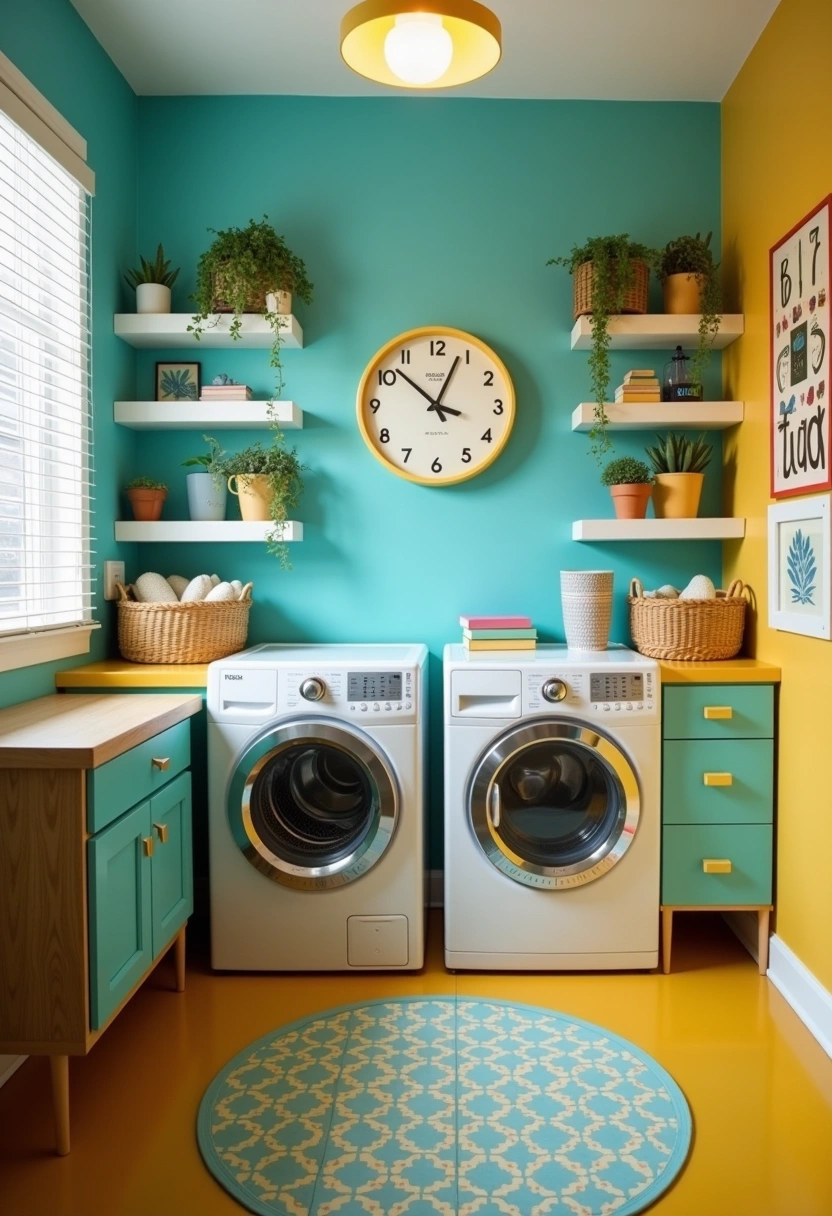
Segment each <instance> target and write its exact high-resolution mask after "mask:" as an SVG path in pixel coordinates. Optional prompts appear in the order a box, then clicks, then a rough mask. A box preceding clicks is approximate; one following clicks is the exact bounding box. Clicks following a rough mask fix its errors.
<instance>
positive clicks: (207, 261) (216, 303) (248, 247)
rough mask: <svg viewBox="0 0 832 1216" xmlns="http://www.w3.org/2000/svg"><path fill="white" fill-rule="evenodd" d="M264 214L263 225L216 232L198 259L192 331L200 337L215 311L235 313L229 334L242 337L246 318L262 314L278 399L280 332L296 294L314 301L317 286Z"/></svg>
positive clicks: (258, 224) (281, 378)
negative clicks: (268, 333) (269, 339)
mask: <svg viewBox="0 0 832 1216" xmlns="http://www.w3.org/2000/svg"><path fill="white" fill-rule="evenodd" d="M268 218H269V217H268V216H266V215H264V216H263V219H262V220H261V221H259V222H258V221H255V220H249V222H248V224H247V226H246V227H245V228H226V229H224V230H223V231H221V232H218V231H217V230H216V229H214V228H209V229H208V231H209V232H213V233H214V236H215V240H214V241H213V243H212V245H211V247H210V248H209V249H207V250H206V251H205V253H203V255H202V257H201V258H200V259H199V263H198V265H197V272H196V292H195V293H194V295H193V297H192V299H193V300H194V302H195V304H196V306H197V310H198V311H197V314H196V316H195V317H194V319H193V324H192V325H189V326H188V331H189V332H190V333H193V334H194V336H195V337H196V338H200V337H201V336H202V334H203V333H204V331H205V330H206V328H209V327H210V326H211V325H212V324H213V325H216V323H217V322H216V320H214V321H211V317H212V316H213V314H215V313H223V312H230V313H233V314H234V316H233V319H232V321H231V326H230V331H229V332H230V334H231V337H232V339H234V340H235V341H236V340H237V339H238V338H239V337H240V333H241V330H242V324H243V322H242V317H243V314H244V313H246V312H255V313H259V314H260V315H261V316H263V317H265V318H266V320H267V321H268V323H269V326H270V327H271V330H272V334H273V340H272V346H271V358H270V363H271V366H272V367H273V368H275V370H276V373H277V385H276V392H275V396H276V397H279V396H280V394H281V392H282V390H283V368H282V364H281V361H280V330H281V328H282V327H283V326H284V325H285V324H286V320H285V317H286V316H287V315H288V314H289V313H291V311H292V296H293V295H296V296H299V297H300V299H301V300H303V301H304V302H305V303H306V304H311V303H312V290H313V289H312V284H311V283H310V281H309V278H308V275H307V273H306V266H305V265H304V263H303V261H302V259H301V258H299V257H298V256H297V255H296V254H294V253H292V251H291V249H290V248H289V246H288V245H287V244H286V242H285V240H284V239H283V237H282V236H278V234H277V233H276V232H275V230H274V228H273V227H272V226H271V224H270V223H269V222H268Z"/></svg>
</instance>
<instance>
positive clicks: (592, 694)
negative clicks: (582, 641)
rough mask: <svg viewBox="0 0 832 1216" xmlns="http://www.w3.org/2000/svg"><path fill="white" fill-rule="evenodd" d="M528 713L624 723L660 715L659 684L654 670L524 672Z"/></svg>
mask: <svg viewBox="0 0 832 1216" xmlns="http://www.w3.org/2000/svg"><path fill="white" fill-rule="evenodd" d="M523 684H524V687H523V712H524V713H561V714H563V713H564V712H566V713H574V714H576V715H580V716H582V717H593V718H597V717H599V716H600V717H602V718H604V719H606V718H607V717H609V718H611V719H615V720H618V721H621V722H625V721H633V722H636V721H643V720H645V719H654V718H657V717H658V714H659V708H658V706H659V681H658V676H657V674H656V673H655V672H654V671H653V670H649V669H648V670H643V671H638V670H635V671H634V670H633V669H632V668H631V667H630V668H621V669H618V670H617V669H616V668H611V667H605V668H600V667H599V669H598V670H597V671H593V670H592V666H591V662H590V663H588V664H587V666H586V668H581V669H580V670H576V669H568V670H567V669H564V670H554V669H553V670H535V669H533V670H531V671H526V672H524V681H523Z"/></svg>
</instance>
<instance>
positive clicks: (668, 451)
mask: <svg viewBox="0 0 832 1216" xmlns="http://www.w3.org/2000/svg"><path fill="white" fill-rule="evenodd" d="M657 438H658V440H659V443H658V446H657V447H649V448H647V449H646V451H647V456H648V458H649V460H650V463H651V464H652V466H653V473H654V475H655V486H654V489H653V508H654V510H655V512H656V518H657V519H695V518H696V515H697V513H698V511H699V499H700V497H701V494H702V483H703V482H704V480H705V469H706V468H707V467H708V464H709V463H710V460H711V456H712V454H713V448H712V447H711V445H710V444H709V443H706V442H705V436H704V435H700V437H699V438H698V439H686V438H685V436H684V435H674V434H672V433H671V434H669V435H666V436H665V438H664V439H662V437H661V435H659V436H657Z"/></svg>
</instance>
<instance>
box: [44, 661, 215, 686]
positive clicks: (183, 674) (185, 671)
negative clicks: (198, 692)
mask: <svg viewBox="0 0 832 1216" xmlns="http://www.w3.org/2000/svg"><path fill="white" fill-rule="evenodd" d="M207 685H208V664H207V663H181V664H180V663H128V662H127V660H126V659H105V660H104V661H103V662H101V663H85V664H84V665H83V666H82V667H72V668H70V670H69V671H59V672H58V673H57V674H56V676H55V687H56V688H206V687H207Z"/></svg>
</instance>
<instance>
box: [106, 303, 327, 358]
mask: <svg viewBox="0 0 832 1216" xmlns="http://www.w3.org/2000/svg"><path fill="white" fill-rule="evenodd" d="M233 319H234V314H233V313H216V314H215V315H214V316H213V317H209V318H208V320H207V321H206V323H205V329H204V331H203V333H202V336H201V338H200V339H199V341H197V339H196V338H195V337H194V335H193V334H191V333H188V326H189V325H192V324H193V314H192V313H189V312H168V313H155V312H154V313H148V312H145V313H139V312H118V313H116V314H115V317H114V318H113V332H114V333H115V334H116V336H117V337H119V338H123V339H124V341H125V342H129V344H130V345H131V346H136V347H139V348H141V349H144V350H152V349H154V348H155V349H158V350H166V349H167V350H169V349H171V348H172V347H175V348H181V347H185V346H192V347H194V348H195V349H199V348H200V347H201V348H202V349H203V350H204V349H208V350H232V349H233V348H235V347H237V348H239V349H240V350H245V349H260V350H264V349H265V350H268V348H269V347H270V346H271V344H272V342H273V341H274V334H273V332H272V328H271V326H270V325H269V323H268V321H267V320H266V318H265V317H263V316H261V315H260V313H257V312H247V313H243V315H242V318H241V324H242V329H241V330H240V336H239V338H238V339H237V340H236V341H234V340H233V339H232V337H231V334H230V332H229V331H230V327H231V322H232V320H233ZM281 320H282V321H285V324H281V326H280V329H281V334H280V341H281V345H282V347H283V348H284V349H285V350H291V349H293V348H294V349H297V348H300V347H302V346H303V330H302V329H301V327H300V324H299V323H298V320H297V317H295V316H294V315H293V314H287V315H286V316H285V317H282V318H281Z"/></svg>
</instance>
